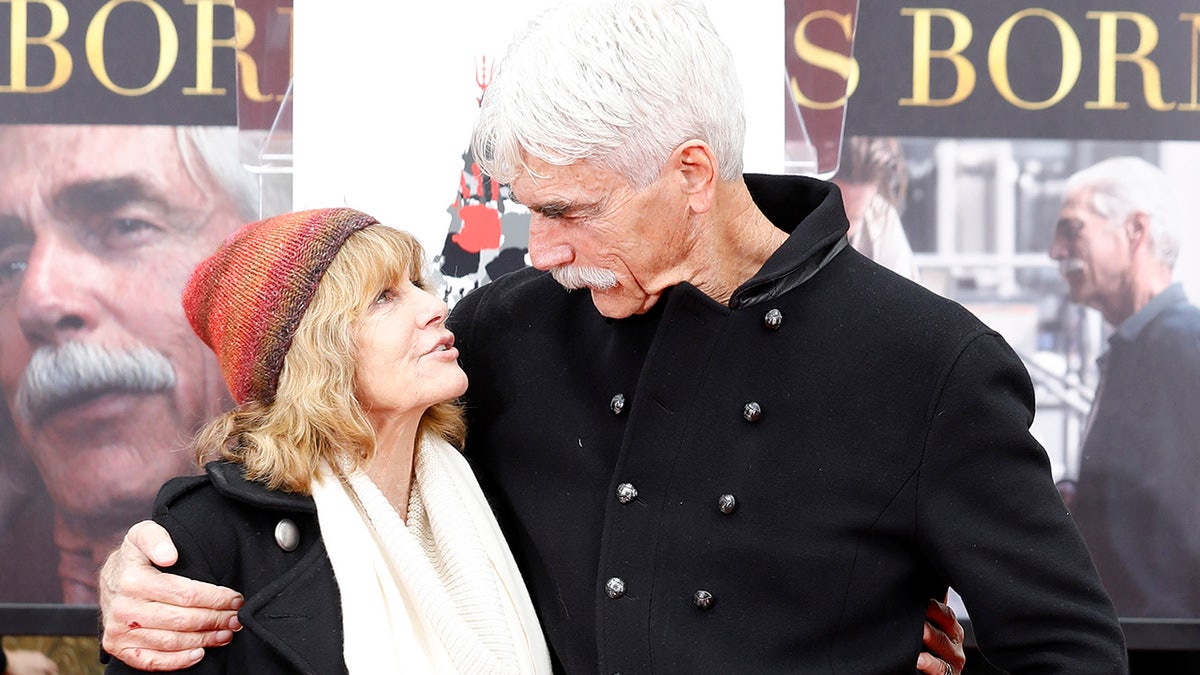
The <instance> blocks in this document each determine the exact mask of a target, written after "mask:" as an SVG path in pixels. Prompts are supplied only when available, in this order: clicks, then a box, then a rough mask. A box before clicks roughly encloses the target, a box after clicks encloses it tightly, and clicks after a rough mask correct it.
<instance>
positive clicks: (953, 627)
mask: <svg viewBox="0 0 1200 675" xmlns="http://www.w3.org/2000/svg"><path fill="white" fill-rule="evenodd" d="M965 637H966V632H965V631H963V627H962V625H961V624H959V623H958V620H957V619H955V618H954V610H953V609H950V606H949V605H947V604H945V603H943V602H938V601H937V600H930V601H929V606H928V607H926V608H925V633H924V635H922V637H921V641H922V644H923V645H924V646H925V649H928V650H929V651H927V652H921V654H920V655H919V656H918V657H917V670H919V671H921V672H922V673H924V674H925V675H961V673H962V670H963V666H965V665H966V664H967V655H966V653H964V652H963V639H964V638H965Z"/></svg>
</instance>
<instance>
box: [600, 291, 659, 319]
mask: <svg viewBox="0 0 1200 675" xmlns="http://www.w3.org/2000/svg"><path fill="white" fill-rule="evenodd" d="M591 293H592V304H593V305H595V306H596V311H598V312H600V315H601V316H603V317H605V318H608V319H628V318H629V317H631V316H633V315H635V314H645V313H646V312H648V311H650V308H651V307H653V306H654V303H656V302H657V301H658V296H657V295H655V296H642V297H630V296H629V295H627V294H623V293H621V289H620V287H617V288H612V289H598V288H594V289H591Z"/></svg>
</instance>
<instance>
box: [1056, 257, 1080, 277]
mask: <svg viewBox="0 0 1200 675" xmlns="http://www.w3.org/2000/svg"><path fill="white" fill-rule="evenodd" d="M1084 267H1085V265H1084V263H1083V261H1082V260H1080V259H1079V258H1066V259H1063V260H1060V261H1058V273H1059V274H1061V275H1063V276H1066V275H1068V274H1070V273H1072V272H1082V271H1083V268H1084Z"/></svg>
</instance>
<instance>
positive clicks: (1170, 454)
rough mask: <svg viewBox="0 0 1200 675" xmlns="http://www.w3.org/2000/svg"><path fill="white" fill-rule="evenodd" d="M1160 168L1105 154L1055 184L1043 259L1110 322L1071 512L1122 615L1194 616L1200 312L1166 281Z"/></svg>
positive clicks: (1199, 611) (1199, 597)
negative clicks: (1054, 216)
mask: <svg viewBox="0 0 1200 675" xmlns="http://www.w3.org/2000/svg"><path fill="white" fill-rule="evenodd" d="M1167 185H1168V183H1167V177H1166V175H1164V174H1163V172H1162V170H1160V169H1159V168H1158V167H1156V166H1154V165H1152V164H1150V163H1148V162H1146V161H1144V160H1141V159H1137V158H1134V157H1120V158H1114V159H1108V160H1105V161H1103V162H1100V163H1098V164H1095V165H1093V166H1091V167H1088V168H1086V169H1084V170H1082V171H1080V172H1079V173H1077V174H1075V175H1073V176H1072V177H1071V178H1070V179H1069V180H1068V181H1067V185H1066V192H1065V196H1064V198H1063V203H1062V209H1061V210H1060V211H1059V217H1058V225H1057V226H1056V228H1055V231H1054V239H1053V241H1052V243H1051V244H1050V257H1051V258H1053V259H1055V260H1057V261H1058V262H1059V265H1060V268H1061V271H1062V274H1063V276H1064V277H1065V278H1066V280H1067V283H1068V284H1069V285H1070V293H1071V300H1072V301H1073V302H1077V303H1081V304H1085V305H1087V306H1089V307H1092V308H1094V309H1096V310H1098V311H1099V312H1100V313H1101V315H1103V316H1104V319H1105V321H1107V322H1108V323H1109V324H1111V325H1112V326H1113V333H1112V336H1111V337H1110V338H1109V347H1108V349H1107V350H1106V351H1105V352H1104V353H1103V354H1102V355H1101V356H1100V359H1099V366H1100V385H1099V388H1098V391H1097V392H1096V399H1095V401H1094V403H1093V405H1092V412H1091V413H1090V414H1089V418H1088V422H1087V424H1086V426H1085V430H1084V438H1083V445H1082V459H1081V462H1080V473H1079V481H1078V486H1077V490H1076V495H1075V502H1074V506H1073V509H1072V511H1073V513H1074V516H1075V520H1076V522H1077V523H1078V524H1079V529H1080V531H1082V532H1083V535H1084V539H1085V540H1086V541H1087V544H1088V548H1090V549H1091V552H1092V557H1093V558H1094V559H1095V561H1096V567H1097V568H1098V569H1099V571H1100V577H1101V578H1102V579H1103V580H1104V585H1105V587H1106V588H1107V589H1108V591H1109V593H1110V594H1111V596H1112V599H1113V604H1114V605H1115V606H1116V608H1117V611H1118V613H1119V614H1120V615H1122V616H1146V617H1186V618H1195V617H1197V616H1200V527H1197V523H1200V499H1198V498H1197V497H1196V486H1197V484H1200V417H1197V414H1196V412H1197V411H1196V402H1197V401H1200V310H1198V309H1197V308H1196V307H1195V306H1194V305H1192V304H1190V303H1189V302H1188V300H1187V297H1186V296H1185V295H1184V292H1183V287H1182V286H1180V285H1179V284H1178V283H1172V282H1171V271H1172V267H1173V266H1174V263H1175V258H1176V255H1177V253H1178V250H1179V249H1178V240H1177V235H1176V224H1175V221H1174V220H1173V218H1172V214H1171V209H1170V202H1171V195H1170V194H1169V192H1168V188H1167Z"/></svg>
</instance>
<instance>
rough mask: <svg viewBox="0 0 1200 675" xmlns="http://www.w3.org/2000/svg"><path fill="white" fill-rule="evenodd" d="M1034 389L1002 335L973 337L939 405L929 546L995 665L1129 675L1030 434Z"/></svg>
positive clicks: (933, 433) (924, 477)
mask: <svg viewBox="0 0 1200 675" xmlns="http://www.w3.org/2000/svg"><path fill="white" fill-rule="evenodd" d="M1033 409H1034V405H1033V387H1032V384H1031V383H1030V381H1029V376H1028V374H1027V373H1026V371H1025V369H1024V367H1023V366H1022V364H1021V362H1020V359H1019V358H1017V356H1016V354H1015V353H1014V352H1013V351H1012V350H1011V348H1009V346H1008V345H1007V344H1005V343H1004V341H1003V340H1002V339H1001V338H1000V337H999V336H998V335H996V334H995V333H992V332H990V331H989V332H981V333H978V334H976V335H973V336H970V337H968V338H967V339H965V340H964V341H963V343H962V348H961V349H960V350H956V352H955V354H954V356H953V358H952V360H951V362H950V363H949V365H948V366H947V367H946V371H945V375H944V380H943V385H942V387H941V388H940V391H939V393H938V394H937V396H936V400H934V401H933V402H932V404H931V406H930V410H929V426H928V429H929V432H928V437H927V440H926V445H925V449H924V455H923V457H922V462H921V471H920V475H919V478H918V480H919V484H918V507H917V508H918V519H919V520H918V531H919V538H920V545H921V547H922V549H923V553H924V555H926V556H927V557H928V558H929V560H930V561H931V562H932V564H933V565H934V566H935V568H937V569H938V570H939V572H940V573H941V574H942V576H943V577H944V578H945V579H946V580H947V581H948V582H949V583H950V585H951V586H953V587H954V588H955V590H957V591H958V592H959V593H960V594H961V595H962V598H963V602H964V604H965V605H966V608H967V610H968V612H969V613H970V619H971V623H972V626H973V628H974V631H975V635H976V638H977V640H978V642H979V646H980V649H981V650H982V651H983V653H984V654H985V655H986V656H987V658H988V660H989V661H991V662H992V663H994V664H996V665H997V666H999V667H1001V668H1003V669H1005V670H1007V671H1009V672H1012V673H1110V672H1111V673H1121V672H1125V671H1126V670H1127V666H1126V664H1125V661H1126V656H1125V641H1124V635H1123V633H1122V631H1121V628H1120V625H1119V624H1118V622H1117V618H1116V614H1115V612H1114V611H1113V608H1112V604H1111V602H1110V601H1109V599H1108V596H1107V595H1106V593H1105V592H1104V588H1103V586H1102V585H1101V583H1100V579H1099V576H1098V575H1097V574H1096V570H1095V567H1094V565H1093V564H1092V560H1091V557H1090V556H1089V554H1088V551H1087V548H1086V547H1085V545H1084V542H1083V538H1082V537H1081V536H1080V534H1079V532H1078V530H1077V529H1076V527H1075V525H1074V523H1073V521H1072V520H1071V517H1070V514H1069V513H1068V512H1067V510H1066V508H1065V507H1064V506H1063V503H1062V500H1061V498H1060V497H1059V495H1058V491H1057V490H1056V489H1055V487H1054V484H1053V480H1052V478H1051V474H1050V465H1049V460H1048V458H1047V457H1046V453H1045V450H1043V449H1042V447H1041V446H1040V445H1039V444H1038V443H1037V441H1036V440H1035V439H1034V438H1033V436H1032V435H1031V434H1030V433H1029V425H1030V424H1031V423H1032V421H1033Z"/></svg>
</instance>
